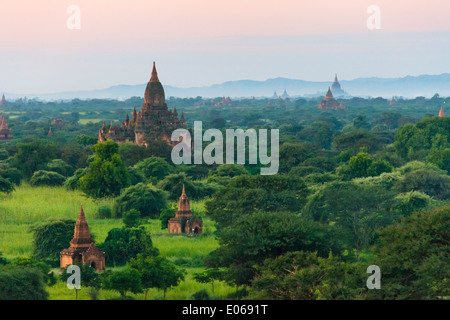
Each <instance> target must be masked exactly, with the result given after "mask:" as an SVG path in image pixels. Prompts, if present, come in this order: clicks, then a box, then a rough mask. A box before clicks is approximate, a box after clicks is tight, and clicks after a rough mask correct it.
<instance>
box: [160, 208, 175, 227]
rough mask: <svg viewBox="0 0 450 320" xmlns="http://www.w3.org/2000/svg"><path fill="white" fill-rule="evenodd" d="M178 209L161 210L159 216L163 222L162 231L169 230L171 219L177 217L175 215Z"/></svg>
mask: <svg viewBox="0 0 450 320" xmlns="http://www.w3.org/2000/svg"><path fill="white" fill-rule="evenodd" d="M176 211H177V208H175V207H174V206H171V207H167V208H164V209H162V210H161V214H160V215H159V220H161V229H167V227H168V225H169V219H171V218H174V217H175V213H176Z"/></svg>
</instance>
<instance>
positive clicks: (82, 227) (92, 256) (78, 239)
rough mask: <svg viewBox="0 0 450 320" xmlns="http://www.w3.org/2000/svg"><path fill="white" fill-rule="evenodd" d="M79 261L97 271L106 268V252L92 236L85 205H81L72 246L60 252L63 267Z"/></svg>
mask: <svg viewBox="0 0 450 320" xmlns="http://www.w3.org/2000/svg"><path fill="white" fill-rule="evenodd" d="M77 262H81V263H82V264H89V265H90V266H91V267H93V268H94V269H95V270H97V271H102V270H105V253H104V252H103V251H101V250H100V249H98V248H97V247H96V246H95V241H94V239H92V237H91V233H90V231H89V226H88V224H87V221H86V217H85V215H84V211H83V206H81V209H80V213H79V215H78V220H77V222H76V224H75V231H74V233H73V239H72V240H71V241H70V247H69V248H67V249H64V250H63V251H61V252H60V267H61V268H64V267H65V266H67V265H72V264H76V263H77Z"/></svg>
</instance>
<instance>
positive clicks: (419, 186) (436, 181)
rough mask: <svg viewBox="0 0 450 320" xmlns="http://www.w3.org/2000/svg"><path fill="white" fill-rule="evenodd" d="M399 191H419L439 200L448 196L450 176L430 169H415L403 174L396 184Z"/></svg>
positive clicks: (449, 194)
mask: <svg viewBox="0 0 450 320" xmlns="http://www.w3.org/2000/svg"><path fill="white" fill-rule="evenodd" d="M396 187H397V189H398V190H399V191H400V192H409V191H421V192H424V193H426V194H427V195H429V196H431V197H435V198H437V199H440V200H446V199H448V198H450V177H449V176H447V175H441V174H439V173H437V172H436V171H431V170H424V169H421V170H416V171H412V172H408V173H407V174H405V178H404V179H403V180H401V181H399V182H398V183H397V185H396Z"/></svg>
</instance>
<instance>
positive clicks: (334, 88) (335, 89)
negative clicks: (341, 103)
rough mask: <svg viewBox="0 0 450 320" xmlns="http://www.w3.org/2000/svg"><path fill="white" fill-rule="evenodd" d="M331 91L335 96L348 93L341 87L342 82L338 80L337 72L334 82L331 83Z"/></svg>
mask: <svg viewBox="0 0 450 320" xmlns="http://www.w3.org/2000/svg"><path fill="white" fill-rule="evenodd" d="M331 92H332V93H333V95H334V96H335V97H341V96H345V95H346V93H345V91H344V90H342V88H341V84H340V83H339V81H338V77H337V74H335V75H334V82H333V84H332V85H331Z"/></svg>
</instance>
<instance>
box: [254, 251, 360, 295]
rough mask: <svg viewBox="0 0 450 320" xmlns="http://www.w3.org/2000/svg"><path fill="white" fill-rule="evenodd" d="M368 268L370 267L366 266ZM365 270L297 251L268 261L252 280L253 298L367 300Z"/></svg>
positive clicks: (334, 259)
mask: <svg viewBox="0 0 450 320" xmlns="http://www.w3.org/2000/svg"><path fill="white" fill-rule="evenodd" d="M365 267H366V268H367V266H365ZM365 271H366V270H365V268H364V266H363V265H361V264H356V263H343V262H341V261H340V260H339V259H338V258H336V257H334V256H332V255H329V256H328V257H326V258H325V257H320V256H318V255H317V253H315V252H305V251H300V252H298V251H294V252H288V253H286V254H284V255H281V256H278V257H276V258H273V259H267V260H265V261H264V264H263V265H262V266H261V267H260V268H259V275H258V276H257V277H255V279H254V280H253V281H252V286H251V291H250V298H254V299H260V300H266V299H276V300H337V299H343V300H352V299H358V298H359V299H360V298H362V297H364V294H365V292H366V290H367V289H366V288H364V284H365V278H366V277H367V274H366V273H365Z"/></svg>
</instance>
